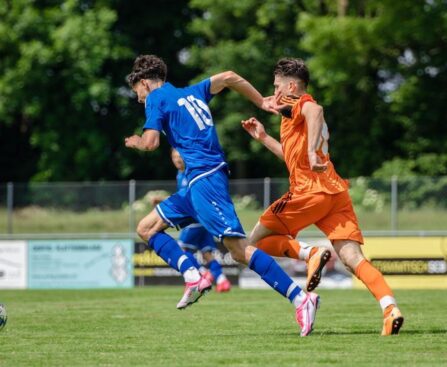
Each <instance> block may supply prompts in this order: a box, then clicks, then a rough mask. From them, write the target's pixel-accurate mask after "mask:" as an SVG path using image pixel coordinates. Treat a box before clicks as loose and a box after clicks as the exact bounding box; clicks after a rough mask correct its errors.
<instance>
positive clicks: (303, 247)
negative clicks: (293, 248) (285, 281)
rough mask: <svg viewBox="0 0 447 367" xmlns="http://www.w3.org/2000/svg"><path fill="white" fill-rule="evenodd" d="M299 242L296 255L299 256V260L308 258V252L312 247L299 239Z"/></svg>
mask: <svg viewBox="0 0 447 367" xmlns="http://www.w3.org/2000/svg"><path fill="white" fill-rule="evenodd" d="M299 244H300V247H301V248H300V252H299V254H298V257H299V258H300V260H308V259H309V255H310V252H311V251H312V249H313V248H314V247H313V246H311V245H309V244H308V243H306V242H304V241H301V240H300V241H299Z"/></svg>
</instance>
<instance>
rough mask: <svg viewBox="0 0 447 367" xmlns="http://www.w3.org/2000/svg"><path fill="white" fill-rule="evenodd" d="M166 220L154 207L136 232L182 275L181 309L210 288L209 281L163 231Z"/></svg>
mask: <svg viewBox="0 0 447 367" xmlns="http://www.w3.org/2000/svg"><path fill="white" fill-rule="evenodd" d="M168 200H169V198H168ZM167 222H169V221H168V220H167V219H164V218H162V216H161V215H160V214H159V212H158V211H157V210H155V209H154V210H153V211H152V212H151V213H150V214H148V215H147V216H146V217H144V218H143V219H142V220H141V221H140V223H139V224H138V227H137V233H138V235H139V236H140V237H141V238H142V239H143V240H144V241H146V242H147V244H148V246H149V247H150V248H151V249H153V250H154V251H155V252H156V254H157V255H158V256H160V257H161V258H162V259H163V260H164V261H165V262H166V263H167V264H168V265H169V266H171V267H172V268H174V269H175V270H177V271H179V272H180V273H181V274H182V275H183V278H184V280H185V284H186V287H185V292H184V295H183V297H182V299H181V300H180V302H179V303H178V304H177V308H178V309H183V308H186V307H188V306H189V305H191V304H193V303H194V302H196V301H197V300H198V299H199V298H200V297H201V296H202V295H203V294H204V293H205V292H207V291H208V290H210V289H211V283H210V282H209V281H208V280H207V279H205V278H203V277H202V276H201V275H200V273H199V270H198V269H197V268H196V267H195V266H194V264H193V263H192V262H191V260H190V259H189V258H188V257H187V256H186V254H185V252H184V251H183V250H182V249H181V248H180V246H179V245H178V243H177V241H176V240H174V239H173V238H172V237H171V236H169V235H168V234H166V233H165V232H164V230H165V229H166V228H167V227H168V224H167Z"/></svg>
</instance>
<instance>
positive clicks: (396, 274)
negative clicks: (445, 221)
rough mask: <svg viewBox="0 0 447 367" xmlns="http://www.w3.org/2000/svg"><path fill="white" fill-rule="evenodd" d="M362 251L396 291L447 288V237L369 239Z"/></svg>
mask: <svg viewBox="0 0 447 367" xmlns="http://www.w3.org/2000/svg"><path fill="white" fill-rule="evenodd" d="M363 252H364V253H365V256H366V257H367V258H368V259H369V260H370V261H371V263H372V264H373V265H374V266H375V267H376V268H378V269H379V270H380V271H381V272H382V273H383V274H384V275H385V278H386V280H387V282H388V283H389V285H390V287H391V288H393V289H398V288H411V289H447V237H367V238H365V245H364V246H363ZM353 278H354V284H353V285H354V288H364V285H363V283H361V282H360V281H359V280H358V279H357V278H355V277H353Z"/></svg>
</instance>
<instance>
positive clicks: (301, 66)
mask: <svg viewBox="0 0 447 367" xmlns="http://www.w3.org/2000/svg"><path fill="white" fill-rule="evenodd" d="M273 75H275V76H276V75H279V76H289V77H292V78H296V79H299V80H301V81H302V82H303V83H304V85H305V86H306V87H307V85H308V84H309V79H310V76H309V69H307V66H306V64H305V63H304V61H303V60H302V59H294V58H290V57H285V58H283V59H280V60H279V61H278V62H277V63H276V65H275V69H274V71H273Z"/></svg>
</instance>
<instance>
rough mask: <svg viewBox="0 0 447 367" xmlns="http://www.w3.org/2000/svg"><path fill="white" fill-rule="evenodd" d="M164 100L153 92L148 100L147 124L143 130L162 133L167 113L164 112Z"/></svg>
mask: <svg viewBox="0 0 447 367" xmlns="http://www.w3.org/2000/svg"><path fill="white" fill-rule="evenodd" d="M163 106H164V103H163V100H162V99H161V96H160V95H159V94H157V93H154V92H152V93H151V94H149V95H148V96H147V98H146V122H145V123H144V126H143V130H147V129H151V130H157V131H162V130H163V121H164V119H165V113H164V111H163Z"/></svg>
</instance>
